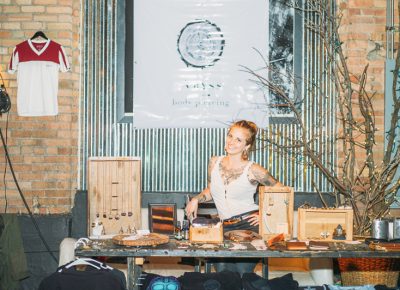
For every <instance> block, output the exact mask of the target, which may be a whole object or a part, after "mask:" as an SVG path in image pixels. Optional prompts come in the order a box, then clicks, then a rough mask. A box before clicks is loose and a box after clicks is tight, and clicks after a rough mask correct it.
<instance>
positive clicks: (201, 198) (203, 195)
mask: <svg viewBox="0 0 400 290" xmlns="http://www.w3.org/2000/svg"><path fill="white" fill-rule="evenodd" d="M216 161H217V157H215V156H213V157H211V159H210V161H209V162H208V170H207V187H206V188H205V189H203V191H202V192H200V193H199V194H198V195H196V196H194V197H193V198H192V199H191V201H190V202H189V203H188V204H187V205H186V208H185V211H186V215H187V216H190V215H191V214H193V215H194V216H195V217H196V216H197V209H198V207H199V203H202V202H206V201H210V200H212V196H211V192H210V183H211V171H212V169H213V168H214V165H215V162H216Z"/></svg>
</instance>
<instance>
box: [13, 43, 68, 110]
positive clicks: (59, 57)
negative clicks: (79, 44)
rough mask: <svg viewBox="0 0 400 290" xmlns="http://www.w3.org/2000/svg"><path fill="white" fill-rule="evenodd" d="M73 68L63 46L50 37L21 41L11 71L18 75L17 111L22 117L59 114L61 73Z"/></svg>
mask: <svg viewBox="0 0 400 290" xmlns="http://www.w3.org/2000/svg"><path fill="white" fill-rule="evenodd" d="M69 69H70V67H69V63H68V59H67V57H66V54H65V51H64V48H63V47H62V46H61V45H60V44H58V43H57V42H54V41H52V40H50V39H48V40H46V41H32V40H30V39H28V40H26V41H23V42H21V43H20V44H18V45H17V46H16V47H15V48H14V51H13V54H12V56H11V60H10V64H9V68H8V71H9V72H10V73H14V72H15V71H18V74H17V83H18V91H17V111H18V115H19V116H54V115H57V114H58V104H57V93H58V72H59V71H60V70H61V71H62V72H66V71H68V70H69Z"/></svg>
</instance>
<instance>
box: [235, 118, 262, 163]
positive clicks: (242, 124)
mask: <svg viewBox="0 0 400 290" xmlns="http://www.w3.org/2000/svg"><path fill="white" fill-rule="evenodd" d="M234 127H236V128H243V129H247V130H248V131H249V137H248V138H247V139H246V145H250V149H252V148H253V146H254V142H255V141H256V136H257V130H258V128H257V125H256V124H255V123H253V122H251V121H246V120H240V121H237V122H235V123H233V124H232V125H231V126H230V127H229V131H230V130H231V129H232V128H234ZM242 157H243V159H247V158H248V152H247V150H245V151H244V152H243V156H242Z"/></svg>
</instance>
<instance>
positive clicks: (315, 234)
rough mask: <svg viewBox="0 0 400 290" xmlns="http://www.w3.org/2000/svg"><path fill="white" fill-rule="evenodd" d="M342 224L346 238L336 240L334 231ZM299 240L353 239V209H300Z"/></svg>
mask: <svg viewBox="0 0 400 290" xmlns="http://www.w3.org/2000/svg"><path fill="white" fill-rule="evenodd" d="M338 225H341V227H342V228H343V230H345V231H346V238H345V240H334V239H333V233H334V231H335V229H336V228H337V227H338ZM297 238H298V239H299V240H324V241H338V242H340V241H351V240H352V239H353V210H352V209H322V208H312V209H304V208H299V209H298V234H297Z"/></svg>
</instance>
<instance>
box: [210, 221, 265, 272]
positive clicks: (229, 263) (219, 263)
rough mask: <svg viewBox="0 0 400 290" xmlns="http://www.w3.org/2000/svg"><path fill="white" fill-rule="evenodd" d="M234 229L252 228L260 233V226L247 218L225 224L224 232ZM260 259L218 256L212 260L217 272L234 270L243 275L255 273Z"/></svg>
mask: <svg viewBox="0 0 400 290" xmlns="http://www.w3.org/2000/svg"><path fill="white" fill-rule="evenodd" d="M233 230H251V231H253V232H256V233H258V226H252V225H250V223H248V222H247V220H242V221H240V222H238V223H236V224H233V225H227V226H225V225H224V233H226V232H229V231H233ZM259 261H260V259H259V258H218V259H212V261H211V262H212V263H213V264H214V267H215V270H216V271H217V272H222V271H232V272H238V273H239V274H240V276H243V274H244V273H253V272H254V268H255V267H256V265H257V263H258V262H259Z"/></svg>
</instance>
